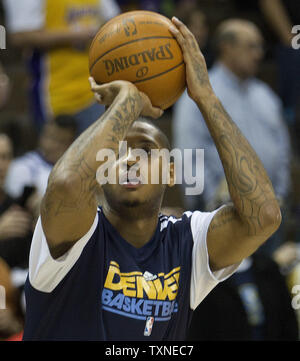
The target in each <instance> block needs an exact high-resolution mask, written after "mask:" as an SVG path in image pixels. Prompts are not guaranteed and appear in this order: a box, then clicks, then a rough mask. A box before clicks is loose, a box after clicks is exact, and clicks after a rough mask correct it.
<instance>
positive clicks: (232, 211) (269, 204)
mask: <svg viewBox="0 0 300 361" xmlns="http://www.w3.org/2000/svg"><path fill="white" fill-rule="evenodd" d="M172 21H173V24H174V28H171V29H170V30H171V32H172V33H173V34H174V36H175V37H176V39H177V41H178V43H179V44H180V46H181V48H182V51H183V56H184V61H185V64H186V80H187V87H188V93H189V96H190V97H191V98H192V99H193V100H194V101H195V102H196V104H197V105H198V107H199V109H200V111H201V113H202V114H203V117H204V119H205V121H206V124H207V127H208V129H209V131H210V133H211V136H212V138H213V140H214V142H215V145H216V148H217V150H218V153H219V156H220V159H221V161H222V164H223V168H224V171H225V176H226V180H227V183H228V188H229V192H230V196H231V199H232V202H233V205H228V206H226V207H224V208H223V209H221V210H220V211H219V212H218V213H217V214H216V216H215V217H214V218H213V220H212V223H211V224H210V227H209V230H208V235H207V246H208V253H209V258H210V265H211V268H212V270H218V269H221V268H223V267H225V266H228V265H231V264H234V263H237V262H239V261H241V260H242V259H243V258H245V257H248V256H249V255H251V254H252V253H253V252H255V250H256V249H257V248H258V247H259V246H260V245H262V244H263V242H265V241H266V240H267V239H268V238H269V237H270V236H271V235H272V234H273V233H274V232H275V231H276V230H277V228H278V227H279V225H280V222H281V213H280V208H279V204H278V202H277V200H276V196H275V194H274V190H273V187H272V184H271V182H270V179H269V177H268V175H267V173H266V171H265V169H264V167H263V165H262V163H261V161H260V159H259V158H258V156H257V155H256V153H255V151H254V150H253V148H252V147H251V146H250V144H249V143H248V141H247V140H246V138H245V137H244V136H243V134H242V133H241V132H240V130H239V128H238V127H237V126H236V124H235V123H234V122H233V121H232V119H231V118H230V116H229V115H228V114H227V112H226V111H225V109H224V108H223V106H222V104H221V102H220V101H219V99H218V98H217V97H216V95H215V94H214V92H213V89H212V87H211V85H210V82H209V77H208V72H207V68H206V64H205V60H204V57H203V55H202V53H201V51H200V49H199V46H198V44H197V41H196V39H195V37H194V36H193V34H192V33H191V32H190V31H189V29H188V28H187V27H186V26H185V25H184V24H183V23H182V22H180V21H179V20H178V19H176V18H173V19H172ZM199 121H200V120H199ZM279 171H280V170H279Z"/></svg>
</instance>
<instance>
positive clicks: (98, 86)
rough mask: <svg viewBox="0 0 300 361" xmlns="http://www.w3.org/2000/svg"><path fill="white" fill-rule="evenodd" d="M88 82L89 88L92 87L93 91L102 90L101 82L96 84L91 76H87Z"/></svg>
mask: <svg viewBox="0 0 300 361" xmlns="http://www.w3.org/2000/svg"><path fill="white" fill-rule="evenodd" d="M89 82H90V85H91V89H92V91H93V92H97V91H99V90H102V88H103V84H101V85H99V84H97V83H96V81H95V79H94V78H93V77H91V76H90V77H89ZM104 85H105V84H104Z"/></svg>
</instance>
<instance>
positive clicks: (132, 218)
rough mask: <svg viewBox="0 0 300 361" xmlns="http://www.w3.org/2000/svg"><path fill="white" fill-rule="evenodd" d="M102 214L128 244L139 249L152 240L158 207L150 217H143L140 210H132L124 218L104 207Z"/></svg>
mask: <svg viewBox="0 0 300 361" xmlns="http://www.w3.org/2000/svg"><path fill="white" fill-rule="evenodd" d="M138 208H139V207H138ZM103 212H104V214H105V217H106V218H107V219H108V221H109V222H110V223H111V224H112V226H113V227H114V228H116V230H117V231H118V232H119V234H120V235H121V236H122V237H123V238H124V239H125V240H126V241H127V242H128V243H130V244H131V245H133V246H134V247H136V248H140V247H142V246H144V245H145V244H146V243H147V242H148V241H149V240H150V239H151V238H152V236H153V234H154V232H155V230H156V227H157V222H158V214H159V207H158V208H157V210H155V211H153V212H152V213H151V216H149V214H147V215H144V216H143V213H142V212H141V210H140V209H132V210H128V212H127V214H126V217H124V215H123V214H122V213H120V212H116V211H115V210H113V209H112V208H110V207H107V206H104V205H103Z"/></svg>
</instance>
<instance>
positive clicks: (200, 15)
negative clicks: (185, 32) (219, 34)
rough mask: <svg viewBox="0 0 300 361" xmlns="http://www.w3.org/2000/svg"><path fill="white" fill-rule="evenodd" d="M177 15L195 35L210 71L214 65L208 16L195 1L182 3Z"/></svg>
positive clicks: (179, 5) (178, 7)
mask: <svg viewBox="0 0 300 361" xmlns="http://www.w3.org/2000/svg"><path fill="white" fill-rule="evenodd" d="M176 15H178V18H180V19H182V21H183V22H184V23H185V24H186V25H187V26H188V28H189V29H190V30H191V32H192V33H193V34H194V35H195V38H196V40H197V41H198V44H199V47H200V49H201V52H202V54H203V55H204V57H205V61H206V65H207V68H208V69H209V68H210V67H211V65H212V63H213V53H212V50H211V48H210V44H209V42H208V35H209V27H208V20H207V18H206V15H205V14H204V12H203V11H202V9H201V8H200V7H199V6H198V5H197V2H194V1H182V2H180V3H179V4H178V6H177V10H176Z"/></svg>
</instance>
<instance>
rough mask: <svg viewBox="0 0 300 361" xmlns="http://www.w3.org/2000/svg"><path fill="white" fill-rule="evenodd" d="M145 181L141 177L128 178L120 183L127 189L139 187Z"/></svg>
mask: <svg viewBox="0 0 300 361" xmlns="http://www.w3.org/2000/svg"><path fill="white" fill-rule="evenodd" d="M142 184H143V183H142V182H141V180H140V179H137V178H134V179H128V178H127V179H126V180H124V181H121V182H120V185H121V186H122V187H124V188H126V189H137V188H139V187H140V186H141V185H142Z"/></svg>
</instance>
